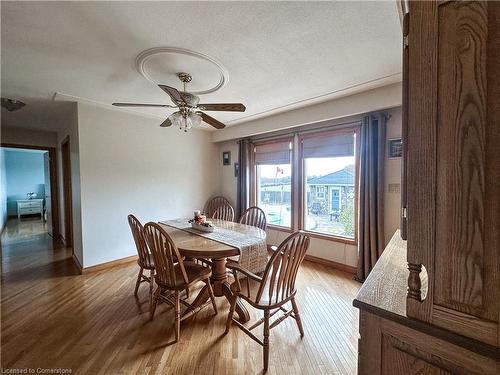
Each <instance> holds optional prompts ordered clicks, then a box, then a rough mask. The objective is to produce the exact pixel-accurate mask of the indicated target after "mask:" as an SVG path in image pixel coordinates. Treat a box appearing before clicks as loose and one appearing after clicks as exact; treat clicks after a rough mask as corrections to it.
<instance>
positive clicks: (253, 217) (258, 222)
mask: <svg viewBox="0 0 500 375" xmlns="http://www.w3.org/2000/svg"><path fill="white" fill-rule="evenodd" d="M240 223H241V224H247V225H252V226H254V227H257V228H260V229H262V230H266V227H267V220H266V214H265V213H264V211H262V209H261V208H259V207H255V206H253V207H249V208H247V209H246V210H245V212H243V214H241V217H240Z"/></svg>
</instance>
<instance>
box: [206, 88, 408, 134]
mask: <svg viewBox="0 0 500 375" xmlns="http://www.w3.org/2000/svg"><path fill="white" fill-rule="evenodd" d="M401 92H402V86H401V83H394V84H392V85H387V86H383V87H378V88H375V89H372V90H367V91H363V92H360V93H356V94H352V95H349V96H344V97H341V98H336V99H333V100H329V101H326V102H323V103H319V104H314V105H310V106H307V107H303V108H298V109H293V110H291V111H287V112H282V113H279V114H276V115H272V116H268V117H264V118H260V119H257V120H253V121H248V122H245V123H243V124H241V125H233V126H229V127H227V128H225V129H223V130H217V131H214V132H213V133H212V140H213V141H214V142H222V141H227V140H231V139H238V138H242V137H248V136H252V135H257V134H264V133H269V132H274V131H279V130H282V129H289V128H292V127H296V126H301V125H306V124H313V123H317V122H321V121H327V120H332V119H339V118H346V117H349V116H354V115H359V114H363V113H369V112H373V111H378V110H380V109H384V108H394V107H398V106H401V103H402V102H401Z"/></svg>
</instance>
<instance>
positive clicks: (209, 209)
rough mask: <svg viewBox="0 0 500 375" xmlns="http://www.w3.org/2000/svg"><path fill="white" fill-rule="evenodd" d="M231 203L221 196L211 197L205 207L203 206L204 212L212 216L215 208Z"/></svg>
mask: <svg viewBox="0 0 500 375" xmlns="http://www.w3.org/2000/svg"><path fill="white" fill-rule="evenodd" d="M224 205H229V206H230V205H231V204H230V203H229V201H228V200H227V199H226V198H224V197H221V196H217V197H213V198H210V199H209V200H208V201H207V203H205V207H204V208H203V213H204V214H205V215H207V217H212V216H213V214H214V212H215V210H217V208H219V207H220V206H224Z"/></svg>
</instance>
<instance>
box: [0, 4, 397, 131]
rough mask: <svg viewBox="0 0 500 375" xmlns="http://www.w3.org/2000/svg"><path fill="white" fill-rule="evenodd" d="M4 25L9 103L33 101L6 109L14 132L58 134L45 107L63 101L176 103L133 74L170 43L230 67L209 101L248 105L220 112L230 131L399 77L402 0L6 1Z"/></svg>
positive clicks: (206, 97) (4, 118) (5, 82)
mask: <svg viewBox="0 0 500 375" xmlns="http://www.w3.org/2000/svg"><path fill="white" fill-rule="evenodd" d="M1 17H2V19H1V21H2V24H1V38H2V40H1V42H2V44H1V49H2V51H1V52H2V54H1V63H2V72H1V78H2V81H1V88H2V97H10V98H13V99H21V100H23V101H25V102H26V103H27V106H26V107H25V108H24V109H21V110H20V111H18V112H12V113H8V112H6V111H5V110H2V122H3V124H5V125H11V126H14V125H15V126H24V127H32V128H47V127H50V126H52V125H50V124H49V125H47V122H46V121H41V120H40V115H39V113H41V112H40V111H42V113H45V115H44V116H48V118H49V122H50V113H51V111H52V107H46V104H47V103H48V102H50V101H52V99H53V97H54V95H55V93H58V95H57V97H62V98H64V96H65V95H66V96H69V98H70V99H71V98H73V99H75V98H78V99H79V100H88V101H92V102H97V103H101V104H105V105H109V104H110V103H112V102H115V101H123V102H127V101H128V102H144V103H168V102H169V99H168V97H167V96H166V94H164V93H163V92H162V91H161V90H160V89H159V88H157V87H155V85H154V84H152V83H151V82H149V81H147V80H145V79H144V78H143V77H142V76H140V75H139V73H138V72H137V70H136V67H135V65H134V64H135V58H136V56H137V55H138V54H139V53H140V52H141V51H144V50H146V49H149V48H153V47H161V46H175V47H180V48H187V49H190V50H194V51H197V52H200V53H202V54H206V55H208V56H210V57H212V58H214V59H216V60H218V61H220V62H221V63H222V64H223V65H224V66H225V67H226V68H227V71H228V73H229V82H228V83H227V84H226V85H225V86H224V87H223V88H222V89H220V90H219V91H217V92H214V93H211V94H207V95H203V96H201V100H202V101H203V102H242V103H244V104H245V105H246V107H247V111H246V112H245V113H243V114H242V113H215V112H211V114H212V115H214V117H217V118H218V119H220V120H222V121H226V122H229V125H230V124H235V123H241V122H244V121H247V120H252V119H255V118H257V117H260V116H265V115H269V114H273V113H276V112H277V111H283V110H286V109H288V108H292V107H297V106H301V105H308V104H310V103H311V102H313V101H314V102H317V101H318V100H327V99H328V98H329V97H330V96H331V95H332V94H335V95H338V93H339V92H341V91H342V90H346V89H349V88H352V87H355V86H360V85H361V86H362V85H365V84H370V85H371V86H370V87H373V85H374V81H375V85H385V84H388V83H392V82H394V81H397V80H399V79H400V72H401V25H400V23H399V18H398V11H397V6H396V2H395V1H387V2H384V1H377V2H141V3H140V2H113V1H111V2H101V3H99V2H5V1H2V2H1ZM190 73H191V74H192V75H193V76H194V79H195V78H196V73H197V72H190ZM60 94H63V95H62V96H61V95H60ZM56 107H57V106H56ZM54 108H55V107H54ZM23 112H24V115H23ZM170 112H172V110H169V111H165V112H162V111H161V110H160V111H159V110H147V114H149V115H156V116H163V115H165V114H167V113H170ZM19 119H21V120H19Z"/></svg>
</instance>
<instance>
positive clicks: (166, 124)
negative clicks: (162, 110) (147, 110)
mask: <svg viewBox="0 0 500 375" xmlns="http://www.w3.org/2000/svg"><path fill="white" fill-rule="evenodd" d="M160 126H161V127H162V128H166V127H169V126H172V121H170V118H167V119H166V120H165V121H163V122H162V123H161V124H160Z"/></svg>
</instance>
